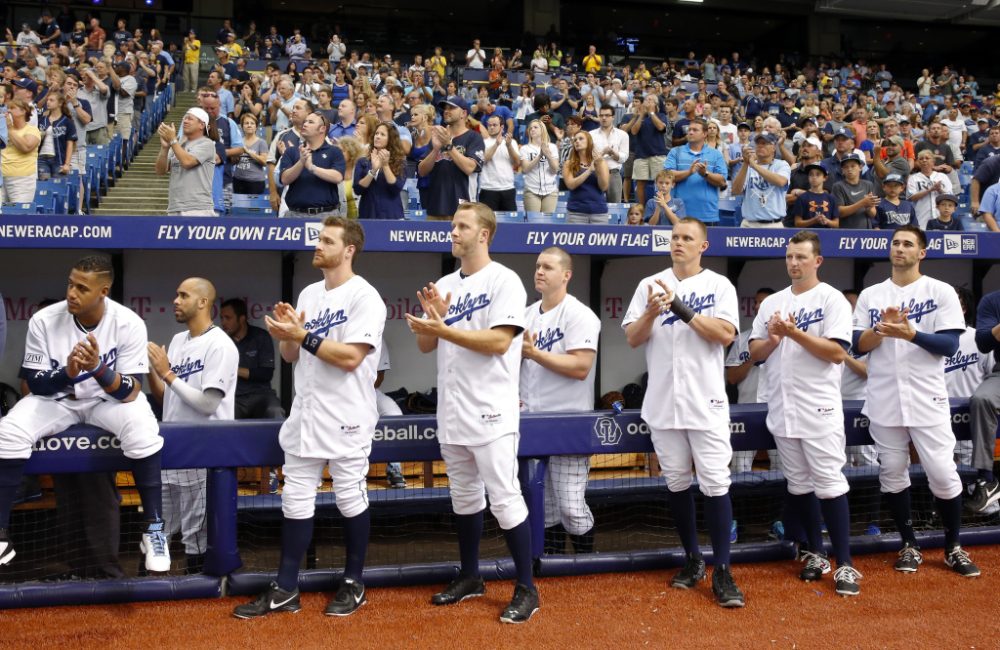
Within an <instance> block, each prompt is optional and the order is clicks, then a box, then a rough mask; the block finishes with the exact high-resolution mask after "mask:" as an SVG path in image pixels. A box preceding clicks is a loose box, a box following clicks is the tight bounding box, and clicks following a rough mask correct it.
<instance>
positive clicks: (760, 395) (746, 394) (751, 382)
mask: <svg viewBox="0 0 1000 650" xmlns="http://www.w3.org/2000/svg"><path fill="white" fill-rule="evenodd" d="M751 331H752V330H743V331H742V332H740V335H739V336H738V337H737V338H736V340H735V341H733V344H732V345H731V346H729V352H727V353H726V367H727V368H733V367H735V366H742V365H743V364H744V363H746V362H747V361H748V360H749V359H750V332H751ZM766 375H767V364H766V363H760V364H757V363H755V364H753V365H752V366H750V371H749V372H748V373H747V376H746V377H745V378H744V379H743V381H741V382H740V383H739V384H737V385H736V403H737V404H756V403H757V402H767V398H766V396H765V395H764V388H765V385H766V383H767V382H766V380H765V379H764V378H765V376H766Z"/></svg>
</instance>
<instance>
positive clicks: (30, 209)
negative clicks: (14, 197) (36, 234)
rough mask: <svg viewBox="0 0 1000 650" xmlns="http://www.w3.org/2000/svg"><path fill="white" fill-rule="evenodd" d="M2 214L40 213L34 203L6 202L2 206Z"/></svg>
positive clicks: (0, 212)
mask: <svg viewBox="0 0 1000 650" xmlns="http://www.w3.org/2000/svg"><path fill="white" fill-rule="evenodd" d="M0 214H6V215H10V214H40V213H39V212H38V210H37V209H36V208H35V204H34V203H4V204H3V205H2V206H0Z"/></svg>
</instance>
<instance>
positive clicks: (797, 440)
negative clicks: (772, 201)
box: [750, 230, 861, 596]
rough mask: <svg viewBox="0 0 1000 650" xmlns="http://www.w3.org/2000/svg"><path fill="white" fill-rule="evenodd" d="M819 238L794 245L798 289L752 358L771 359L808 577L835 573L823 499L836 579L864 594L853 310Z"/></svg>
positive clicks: (788, 259) (774, 406)
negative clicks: (851, 448)
mask: <svg viewBox="0 0 1000 650" xmlns="http://www.w3.org/2000/svg"><path fill="white" fill-rule="evenodd" d="M822 264H823V256H822V254H821V250H820V243H819V237H817V236H816V233H814V232H810V231H808V230H803V231H800V232H798V233H796V234H795V235H794V236H792V238H791V239H790V240H789V242H788V248H787V251H786V253H785V266H786V267H787V269H788V277H789V278H791V280H792V284H791V286H790V287H788V288H787V289H784V290H783V291H779V292H778V293H776V294H774V295H772V296H768V297H767V298H766V299H765V300H764V302H763V303H762V304H761V307H760V311H759V312H758V313H757V316H756V318H754V322H753V332H752V333H751V335H750V356H751V358H752V359H753V360H754V361H767V363H768V372H767V375H766V377H767V379H766V381H767V388H766V390H767V394H768V397H769V399H768V409H767V428H768V430H770V432H771V435H773V436H774V442H775V445H777V448H778V454H779V455H780V456H781V461H782V462H781V466H782V471H783V472H784V474H785V479H786V481H787V483H788V488H787V489H788V496H787V498H788V500H789V502H790V505H791V507H793V508H796V509H797V510H798V514H799V520H800V521H801V522H803V523H804V525H805V530H806V535H807V537H808V540H809V548H808V550H807V551H806V553H807V554H808V555H807V556H806V564H805V567H804V568H803V569H802V572H801V573H800V574H799V577H800V578H801V579H802V580H806V581H811V580H818V579H820V578H821V577H822V575H823V573H825V572H826V571H829V570H830V564H829V562H828V561H827V560H826V558H825V557H824V556H823V536H822V533H821V531H820V522H819V518H818V517H815V516H811V515H812V513H813V504H812V503H810V502H812V501H814V500H815V499H816V498H817V497H818V498H819V503H820V506H821V508H822V511H823V517H824V519H825V520H826V524H827V527H828V528H829V531H830V541H831V542H832V544H833V552H834V555H836V557H837V566H838V568H837V571H836V572H835V573H834V574H833V579H834V582H835V583H836V591H837V593H838V594H840V595H841V596H857V595H858V594H859V593H860V588H859V587H858V583H857V581H858V579H860V578H861V573H860V572H859V571H858V570H857V569H855V568H854V567H853V566H852V564H851V548H850V513H849V512H848V505H847V492H848V490H849V488H848V485H847V479H846V478H845V477H844V472H843V467H844V463H845V461H846V454H845V451H844V448H845V444H846V439H845V436H844V409H843V404H842V401H841V395H840V376H841V370H840V363H841V362H842V361H843V360H844V357H845V356H846V355H847V353H846V349H847V347H848V346H849V345H850V339H851V306H850V304H849V303H848V302H847V299H846V298H844V296H843V295H842V294H841V293H840V292H839V291H837V290H836V289H834V288H833V287H831V286H830V285H828V284H826V283H825V282H821V281H820V279H819V276H818V275H817V274H818V271H819V267H820V265H822Z"/></svg>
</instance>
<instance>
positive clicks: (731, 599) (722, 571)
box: [712, 564, 746, 607]
mask: <svg viewBox="0 0 1000 650" xmlns="http://www.w3.org/2000/svg"><path fill="white" fill-rule="evenodd" d="M712 593H714V594H715V600H716V602H718V603H719V604H720V605H721V606H723V607H743V605H745V604H746V602H745V601H744V599H743V592H742V591H740V588H739V587H737V586H736V582H735V581H734V580H733V574H732V573H730V572H729V567H728V566H726V565H725V564H721V565H719V566H717V567H715V568H714V569H713V570H712Z"/></svg>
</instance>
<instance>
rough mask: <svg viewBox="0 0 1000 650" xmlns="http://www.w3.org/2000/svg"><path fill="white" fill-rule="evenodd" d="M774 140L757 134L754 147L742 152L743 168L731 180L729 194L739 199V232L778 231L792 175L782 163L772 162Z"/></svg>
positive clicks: (776, 138) (783, 215) (775, 142)
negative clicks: (752, 230) (756, 229)
mask: <svg viewBox="0 0 1000 650" xmlns="http://www.w3.org/2000/svg"><path fill="white" fill-rule="evenodd" d="M777 144H778V136H776V135H774V134H773V133H766V132H763V133H758V134H757V137H756V138H754V147H749V146H748V147H746V148H745V149H744V150H743V162H744V164H743V166H742V167H740V171H739V172H738V173H737V174H736V177H735V178H734V179H733V194H736V195H739V194H742V195H743V223H741V224H740V226H741V227H743V228H781V227H782V223H781V222H782V220H784V218H785V212H786V210H787V204H786V202H785V188H786V187H788V179H789V178H790V177H791V175H792V170H791V167H789V166H788V163H786V162H785V161H784V160H781V159H775V157H774V148H775V146H776V145H777Z"/></svg>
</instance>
